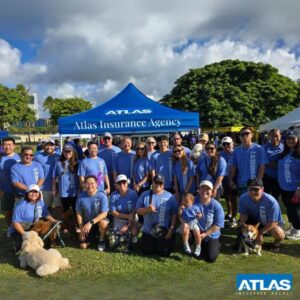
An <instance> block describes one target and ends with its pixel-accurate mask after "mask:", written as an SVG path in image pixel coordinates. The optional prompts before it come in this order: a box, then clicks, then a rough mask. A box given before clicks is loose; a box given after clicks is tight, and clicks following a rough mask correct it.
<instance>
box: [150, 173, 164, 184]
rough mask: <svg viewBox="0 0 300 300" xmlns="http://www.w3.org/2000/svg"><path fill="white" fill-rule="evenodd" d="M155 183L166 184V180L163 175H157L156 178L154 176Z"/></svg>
mask: <svg viewBox="0 0 300 300" xmlns="http://www.w3.org/2000/svg"><path fill="white" fill-rule="evenodd" d="M153 182H161V183H164V182H165V179H164V178H163V176H161V175H156V176H154V178H153Z"/></svg>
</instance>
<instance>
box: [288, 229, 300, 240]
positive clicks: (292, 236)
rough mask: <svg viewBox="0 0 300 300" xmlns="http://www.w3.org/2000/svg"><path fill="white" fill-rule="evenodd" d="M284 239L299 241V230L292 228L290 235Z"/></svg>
mask: <svg viewBox="0 0 300 300" xmlns="http://www.w3.org/2000/svg"><path fill="white" fill-rule="evenodd" d="M286 238H287V239H288V240H293V241H297V240H300V230H298V229H295V228H292V230H291V232H290V234H288V235H286Z"/></svg>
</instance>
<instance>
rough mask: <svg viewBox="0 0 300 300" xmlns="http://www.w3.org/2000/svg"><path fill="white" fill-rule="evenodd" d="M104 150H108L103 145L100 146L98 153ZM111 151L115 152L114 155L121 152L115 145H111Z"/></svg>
mask: <svg viewBox="0 0 300 300" xmlns="http://www.w3.org/2000/svg"><path fill="white" fill-rule="evenodd" d="M104 149H108V148H107V147H106V146H105V145H100V147H99V151H102V150H104ZM111 149H112V150H113V151H115V153H119V152H121V151H122V149H121V148H119V147H117V146H115V145H112V146H111Z"/></svg>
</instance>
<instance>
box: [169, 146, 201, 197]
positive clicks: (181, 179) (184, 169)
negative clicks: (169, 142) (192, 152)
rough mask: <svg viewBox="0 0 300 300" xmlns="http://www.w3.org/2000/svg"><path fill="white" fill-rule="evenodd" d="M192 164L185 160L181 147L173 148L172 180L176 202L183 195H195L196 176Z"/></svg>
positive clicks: (187, 159)
mask: <svg viewBox="0 0 300 300" xmlns="http://www.w3.org/2000/svg"><path fill="white" fill-rule="evenodd" d="M195 175H196V174H195V166H194V164H193V162H192V161H191V160H190V159H189V158H187V156H186V153H185V151H184V149H183V147H182V146H176V147H174V148H173V176H174V177H173V178H174V187H175V195H176V198H177V201H178V202H180V201H181V197H182V195H183V193H185V192H190V193H192V194H195V193H196V178H195V177H196V176H195Z"/></svg>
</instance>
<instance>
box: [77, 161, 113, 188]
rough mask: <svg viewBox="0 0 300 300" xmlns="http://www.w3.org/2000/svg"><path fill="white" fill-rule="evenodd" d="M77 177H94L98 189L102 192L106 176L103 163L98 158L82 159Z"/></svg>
mask: <svg viewBox="0 0 300 300" xmlns="http://www.w3.org/2000/svg"><path fill="white" fill-rule="evenodd" d="M78 175H79V176H83V177H87V176H90V175H93V176H96V178H97V184H98V188H99V189H100V190H104V177H105V176H107V168H106V164H105V161H104V160H103V159H102V158H100V157H96V158H85V159H83V160H82V161H81V162H80V164H79V169H78Z"/></svg>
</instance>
